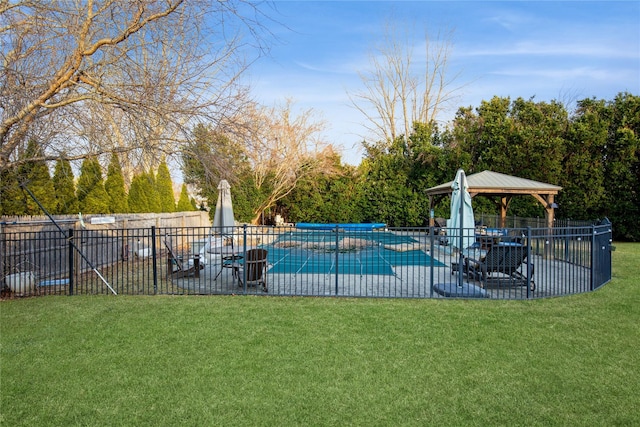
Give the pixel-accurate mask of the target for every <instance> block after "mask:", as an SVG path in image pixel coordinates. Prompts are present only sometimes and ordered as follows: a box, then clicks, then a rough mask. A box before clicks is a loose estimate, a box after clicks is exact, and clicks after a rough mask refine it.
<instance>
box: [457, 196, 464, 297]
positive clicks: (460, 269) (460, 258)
mask: <svg viewBox="0 0 640 427" xmlns="http://www.w3.org/2000/svg"><path fill="white" fill-rule="evenodd" d="M463 191H464V188H461V189H460V195H461V201H460V202H461V203H460V242H459V244H458V286H460V287H462V284H463V280H462V274H463V273H464V265H463V264H462V263H463V262H464V256H463V255H462V249H463V248H462V246H463V245H464V237H463V234H464V193H463Z"/></svg>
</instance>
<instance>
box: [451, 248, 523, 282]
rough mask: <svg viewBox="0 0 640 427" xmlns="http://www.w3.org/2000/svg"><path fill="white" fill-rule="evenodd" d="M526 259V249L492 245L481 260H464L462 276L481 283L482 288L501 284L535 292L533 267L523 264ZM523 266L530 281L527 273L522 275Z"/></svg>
mask: <svg viewBox="0 0 640 427" xmlns="http://www.w3.org/2000/svg"><path fill="white" fill-rule="evenodd" d="M526 259H527V247H526V246H523V245H519V244H504V245H502V244H498V245H493V246H491V247H490V248H489V250H488V251H487V254H486V255H485V256H484V258H482V259H473V258H465V259H464V267H463V269H464V274H466V275H467V277H468V278H470V279H472V280H476V281H478V282H480V283H481V286H482V287H483V288H487V287H489V286H491V285H498V286H501V285H503V284H507V285H515V286H527V285H529V286H530V289H531V291H532V292H533V291H534V290H535V282H534V281H533V274H534V265H533V263H532V262H525V261H526ZM522 265H525V266H526V267H527V268H528V269H529V271H530V273H531V281H530V282H528V279H527V273H528V272H525V273H523V272H522V271H520V270H521V268H520V267H521V266H522Z"/></svg>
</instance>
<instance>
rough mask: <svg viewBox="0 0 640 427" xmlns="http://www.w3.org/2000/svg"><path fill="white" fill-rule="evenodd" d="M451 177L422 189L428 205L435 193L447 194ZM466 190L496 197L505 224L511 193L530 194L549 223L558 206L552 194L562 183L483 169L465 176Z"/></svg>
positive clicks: (514, 194) (439, 194)
mask: <svg viewBox="0 0 640 427" xmlns="http://www.w3.org/2000/svg"><path fill="white" fill-rule="evenodd" d="M452 183H453V181H450V182H447V183H446V184H441V185H438V186H436V187H431V188H429V189H427V190H426V194H427V195H428V196H429V206H430V207H431V208H433V206H434V198H435V197H438V196H446V195H450V194H451V192H452V188H451V184H452ZM467 183H468V184H469V193H470V194H471V197H472V198H473V197H475V196H478V195H481V196H488V197H499V198H500V202H499V206H500V226H501V227H505V226H506V221H507V208H508V207H509V203H510V202H511V199H512V198H513V196H517V195H529V196H533V197H534V198H535V199H536V200H537V201H539V202H540V203H541V204H542V206H544V212H545V218H546V220H547V227H549V228H551V227H553V217H554V209H555V208H557V207H558V206H557V205H556V204H555V202H554V197H555V195H556V194H558V192H559V191H560V190H562V187H559V186H557V185H552V184H545V183H544V182H538V181H533V180H530V179H524V178H518V177H515V176H511V175H505V174H502V173H498V172H491V171H488V170H486V171H483V172H479V173H474V174H472V175H468V176H467ZM429 225H431V226H433V225H434V224H433V218H430V219H429Z"/></svg>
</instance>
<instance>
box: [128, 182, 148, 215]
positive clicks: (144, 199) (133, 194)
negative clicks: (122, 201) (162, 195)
mask: <svg viewBox="0 0 640 427" xmlns="http://www.w3.org/2000/svg"><path fill="white" fill-rule="evenodd" d="M146 180H147V177H146V174H140V175H134V176H133V179H132V180H131V186H130V187H129V197H128V205H129V211H130V212H133V213H146V212H149V211H150V210H149V197H148V196H149V194H148V193H147V192H146V191H145V184H144V182H145V181H146Z"/></svg>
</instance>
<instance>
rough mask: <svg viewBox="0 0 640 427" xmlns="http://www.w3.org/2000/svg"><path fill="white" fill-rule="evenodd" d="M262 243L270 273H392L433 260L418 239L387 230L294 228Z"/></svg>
mask: <svg viewBox="0 0 640 427" xmlns="http://www.w3.org/2000/svg"><path fill="white" fill-rule="evenodd" d="M263 247H264V248H265V249H267V250H268V251H269V254H268V260H269V264H270V265H271V268H270V270H269V272H270V273H286V274H335V273H336V272H337V273H340V274H358V275H370V274H377V275H394V274H395V272H394V267H397V266H409V265H414V266H431V263H432V259H431V257H430V256H429V255H428V254H427V253H426V247H425V246H424V245H421V244H420V242H418V240H416V239H414V238H412V237H409V236H401V235H397V234H394V233H392V232H388V231H373V232H362V231H360V232H357V231H345V232H340V233H336V232H330V231H326V230H317V229H315V230H309V231H300V230H296V231H292V232H289V233H284V234H282V235H280V236H279V237H278V239H276V240H275V241H274V242H272V243H271V244H269V245H264V246H263ZM433 263H434V266H435V267H442V266H444V264H442V263H441V262H439V261H437V260H433Z"/></svg>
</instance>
